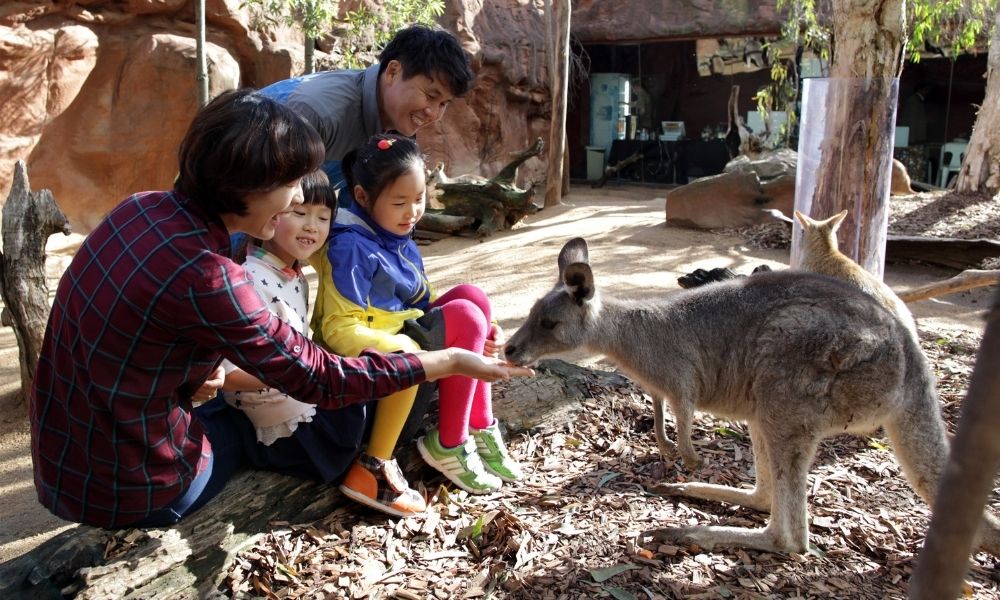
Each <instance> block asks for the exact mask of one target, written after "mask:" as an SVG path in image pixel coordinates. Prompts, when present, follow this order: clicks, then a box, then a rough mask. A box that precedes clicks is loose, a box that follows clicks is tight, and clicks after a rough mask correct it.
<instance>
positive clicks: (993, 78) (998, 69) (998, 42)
mask: <svg viewBox="0 0 1000 600" xmlns="http://www.w3.org/2000/svg"><path fill="white" fill-rule="evenodd" d="M955 189H956V190H958V191H959V192H985V193H986V194H988V195H989V196H993V195H995V194H996V193H997V192H1000V10H997V13H996V19H995V20H994V22H993V37H992V38H991V40H990V53H989V59H988V61H987V66H986V98H985V99H984V100H983V105H982V106H981V107H980V108H979V114H978V115H977V116H976V124H975V126H973V128H972V137H971V138H970V139H969V147H968V149H967V150H966V152H965V160H964V161H962V168H961V170H959V172H958V180H957V181H956V182H955Z"/></svg>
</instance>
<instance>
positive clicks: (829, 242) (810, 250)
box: [795, 210, 919, 339]
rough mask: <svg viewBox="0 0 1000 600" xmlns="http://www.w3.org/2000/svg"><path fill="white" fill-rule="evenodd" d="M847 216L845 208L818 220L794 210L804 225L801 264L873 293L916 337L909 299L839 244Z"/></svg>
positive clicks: (797, 218) (869, 293) (807, 269)
mask: <svg viewBox="0 0 1000 600" xmlns="http://www.w3.org/2000/svg"><path fill="white" fill-rule="evenodd" d="M846 216H847V211H846V210H842V211H840V212H839V213H837V214H835V215H833V216H832V217H830V218H829V219H826V220H823V221H816V220H814V219H810V218H809V217H808V216H806V215H805V214H803V213H801V212H799V211H795V219H796V220H797V221H798V222H799V224H800V225H802V233H803V235H802V264H800V265H799V268H800V269H802V270H804V271H812V272H813V273H820V274H822V275H829V276H830V277H834V278H836V279H840V280H843V281H846V282H848V283H850V284H851V285H853V286H854V287H857V288H859V289H860V290H861V291H862V292H865V293H866V294H868V295H870V296H872V297H873V298H875V299H876V300H878V301H879V303H880V304H882V306H884V307H886V308H887V309H889V312H891V313H892V314H894V315H896V317H897V318H899V320H900V321H902V322H903V325H905V326H906V328H907V329H908V330H909V331H910V333H911V334H912V335H913V339H919V338H918V337H917V323H916V321H914V320H913V315H912V314H911V313H910V309H908V308H906V303H905V302H903V301H902V300H900V299H899V296H897V295H896V294H895V292H893V291H892V289H891V288H890V287H889V286H887V285H886V284H885V283H883V282H882V280H880V279H879V278H878V277H875V276H874V275H872V274H871V273H869V272H868V271H866V270H864V269H862V268H861V266H860V265H859V264H858V263H856V262H854V261H853V260H851V259H850V258H849V257H848V256H847V255H845V254H844V253H842V252H841V251H840V250H839V248H838V244H837V229H838V228H840V224H841V223H842V222H843V221H844V217H846Z"/></svg>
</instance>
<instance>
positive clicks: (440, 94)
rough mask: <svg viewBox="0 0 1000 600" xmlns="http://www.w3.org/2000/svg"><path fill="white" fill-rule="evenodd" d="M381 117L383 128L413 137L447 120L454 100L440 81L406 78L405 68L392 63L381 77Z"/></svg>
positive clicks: (423, 77)
mask: <svg viewBox="0 0 1000 600" xmlns="http://www.w3.org/2000/svg"><path fill="white" fill-rule="evenodd" d="M379 91H380V94H381V95H380V96H379V101H380V107H379V115H380V117H381V119H382V128H383V129H385V130H390V129H393V130H396V131H398V132H399V133H401V134H403V135H405V136H412V135H413V134H415V133H416V132H417V130H418V129H420V128H422V127H426V126H427V125H430V124H431V123H434V122H436V121H438V120H440V119H441V117H443V116H444V111H445V109H446V108H448V104H449V103H450V102H451V101H452V99H453V98H454V97H455V96H454V95H453V94H452V93H451V90H450V89H448V86H447V85H445V83H444V82H443V81H442V80H441V79H440V78H430V77H427V76H426V75H414V76H413V77H410V78H409V79H404V78H403V65H402V64H400V63H399V61H396V60H392V61H389V64H388V65H387V66H386V68H385V71H383V73H382V86H381V87H380V90H379Z"/></svg>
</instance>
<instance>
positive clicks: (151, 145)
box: [0, 0, 775, 233]
mask: <svg viewBox="0 0 1000 600" xmlns="http://www.w3.org/2000/svg"><path fill="white" fill-rule="evenodd" d="M361 1H365V2H375V1H376V0H344V1H343V2H341V6H340V10H341V11H342V12H343V11H346V10H350V9H354V8H357V6H358V5H359V4H360V2H361ZM661 4H662V3H655V7H654V6H653V5H654V3H653V2H651V1H647V2H629V3H622V2H597V1H592V0H576V1H575V2H573V5H574V6H573V10H574V14H573V34H574V37H576V38H577V39H578V40H580V41H599V40H605V39H606V40H612V39H614V40H621V39H633V38H634V39H640V38H643V37H645V38H658V39H665V38H669V37H677V36H691V35H694V34H695V33H699V34H711V33H712V32H713V31H714V32H720V33H721V32H723V31H722V30H724V29H726V28H729V27H732V28H733V29H734V30H736V29H740V28H744V29H745V27H746V26H747V24H748V23H749V22H751V21H752V19H763V20H764V21H765V22H766V23H768V24H767V25H765V26H764V27H765V28H770V29H771V30H773V26H771V25H770V23H771V22H772V21H774V19H775V15H774V9H773V1H768V2H764V3H748V2H745V1H744V0H684V1H682V2H677V3H667V4H669V6H667V7H664V6H661ZM239 5H240V0H206V21H207V24H208V34H207V42H208V48H207V54H208V61H209V65H210V67H209V68H210V93H211V94H213V95H214V94H215V93H218V92H219V91H222V90H224V89H227V88H231V87H236V86H254V87H261V86H264V85H267V84H268V83H271V82H273V81H277V80H279V79H283V78H286V77H288V76H290V75H293V74H297V73H300V72H301V71H302V46H301V36H300V34H298V33H297V32H295V31H292V30H289V29H279V30H278V31H276V32H270V33H262V32H260V31H257V30H255V29H254V27H253V24H252V23H251V21H252V19H251V17H250V15H249V14H248V13H247V12H245V11H244V10H241V9H240V8H239ZM446 5H447V10H446V13H445V15H444V16H443V17H442V19H441V23H442V25H443V26H444V27H445V28H446V29H448V30H450V31H452V32H454V33H455V34H456V35H457V36H458V38H459V39H460V40H461V42H462V43H463V45H464V46H465V48H466V50H468V51H469V53H470V54H471V55H472V57H473V68H474V69H475V71H476V73H477V78H476V82H475V87H474V89H473V90H471V91H470V92H469V93H468V94H467V95H466V97H465V98H462V99H459V100H457V101H455V102H453V103H452V106H451V107H450V108H449V109H448V112H447V113H446V115H445V117H444V119H443V120H442V121H441V122H440V123H437V124H435V125H434V126H432V127H430V128H428V129H426V130H424V131H422V132H420V134H419V135H418V139H419V141H420V143H421V145H422V146H423V147H424V149H425V150H426V152H427V153H428V155H429V157H430V162H431V164H432V165H433V164H436V163H437V162H444V163H445V165H446V173H447V174H448V175H450V176H457V175H463V174H476V175H484V176H487V177H490V176H493V175H495V174H496V173H497V172H498V171H499V170H500V168H501V167H502V166H503V165H504V164H506V163H507V162H508V161H509V160H510V155H511V154H512V153H514V152H517V151H520V150H523V149H525V148H527V147H529V146H530V145H531V144H532V143H533V142H534V141H535V139H536V138H538V137H541V138H543V139H547V138H548V133H547V132H548V128H549V118H550V114H551V106H550V103H549V99H548V68H547V60H546V51H545V37H544V32H545V30H546V20H545V16H544V12H543V5H544V0H446ZM751 5H752V6H751ZM720 13H721V14H722V17H719V14H720ZM699 28H704V29H699ZM630 36H631V37H630ZM635 36H638V37H635ZM194 37H195V27H194V4H193V1H192V0H75V1H71V0H21V1H19V2H4V3H2V4H0V98H2V99H3V100H2V103H0V201H3V199H5V198H6V196H7V192H8V190H9V189H10V181H11V175H12V173H13V164H14V162H15V161H16V160H18V159H21V160H26V162H27V163H28V172H29V176H30V180H31V184H32V187H33V188H34V189H41V188H48V189H50V190H52V192H53V194H54V196H55V199H56V201H57V202H58V203H59V205H60V207H61V208H62V209H63V211H64V212H65V213H66V215H67V216H68V217H69V219H70V222H71V224H72V226H73V227H74V229H75V230H76V231H78V232H82V233H85V232H87V231H89V230H90V229H91V228H92V227H93V226H94V225H95V224H96V223H97V222H98V221H99V220H100V219H101V217H102V216H103V215H104V214H106V213H107V211H109V210H110V209H111V208H113V207H114V206H115V205H116V204H117V203H118V202H120V201H121V200H122V199H124V198H125V197H126V196H128V195H129V194H131V193H133V192H137V191H142V190H149V189H163V188H167V187H169V186H170V185H171V182H172V180H173V178H174V175H175V173H176V171H177V164H176V151H177V145H178V144H179V142H180V139H181V137H182V136H183V133H184V130H185V129H186V127H187V124H188V123H189V122H190V119H191V117H192V115H193V114H194V112H195V110H196V109H197V98H196V90H195V76H194V73H195V41H194ZM545 160H546V157H545V154H544V153H543V155H542V156H540V157H538V158H533V159H531V160H530V161H528V162H527V163H525V164H524V165H523V166H522V168H521V169H520V172H519V177H520V180H519V181H518V183H519V184H520V185H522V186H525V185H528V184H530V183H537V184H542V182H543V180H544V176H545Z"/></svg>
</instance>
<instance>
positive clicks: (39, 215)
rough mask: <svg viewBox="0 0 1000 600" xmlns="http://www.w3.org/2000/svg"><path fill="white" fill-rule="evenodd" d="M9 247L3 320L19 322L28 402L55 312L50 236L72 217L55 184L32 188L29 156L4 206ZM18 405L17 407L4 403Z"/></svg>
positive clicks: (1, 273) (0, 261) (3, 272)
mask: <svg viewBox="0 0 1000 600" xmlns="http://www.w3.org/2000/svg"><path fill="white" fill-rule="evenodd" d="M2 229H3V253H2V254H0V293H2V295H3V303H4V309H3V313H2V315H0V321H2V323H3V324H4V325H6V326H9V327H13V328H14V336H15V337H16V338H17V348H18V351H19V352H20V357H21V393H20V394H19V396H18V397H17V399H16V400H15V403H14V406H17V405H19V404H22V403H23V402H24V399H25V398H26V397H27V394H28V391H29V390H30V389H31V382H32V381H33V380H34V378H35V367H36V366H37V365H38V353H39V351H40V350H41V348H42V338H43V337H44V336H45V323H46V322H47V321H48V318H49V286H48V284H47V283H46V281H45V242H46V241H47V240H48V239H49V236H50V235H52V234H53V233H57V232H62V233H64V234H66V235H68V234H69V233H70V229H69V221H67V220H66V216H65V215H63V213H62V211H61V210H59V207H58V206H56V203H55V200H54V199H53V198H52V193H51V192H49V190H41V191H39V192H32V191H31V187H30V184H29V183H28V171H27V168H26V167H25V166H24V162H23V161H17V163H16V164H15V165H14V182H13V184H12V185H11V189H10V195H9V196H7V203H6V204H5V205H4V207H3V225H2ZM2 408H12V407H2Z"/></svg>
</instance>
